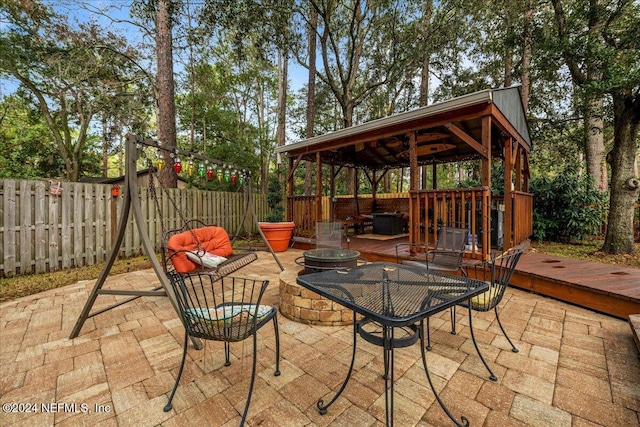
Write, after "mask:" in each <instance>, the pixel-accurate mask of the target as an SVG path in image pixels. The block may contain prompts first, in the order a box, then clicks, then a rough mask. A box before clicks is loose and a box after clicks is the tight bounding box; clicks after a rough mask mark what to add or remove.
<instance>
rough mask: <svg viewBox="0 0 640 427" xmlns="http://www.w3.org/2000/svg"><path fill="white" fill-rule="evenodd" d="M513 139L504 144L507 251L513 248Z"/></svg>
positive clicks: (504, 231)
mask: <svg viewBox="0 0 640 427" xmlns="http://www.w3.org/2000/svg"><path fill="white" fill-rule="evenodd" d="M512 150H513V138H512V137H511V136H508V137H507V138H506V141H505V144H504V218H503V230H502V231H503V233H504V248H503V249H509V248H511V247H512V246H513V233H512V227H513V222H512V220H511V218H512V215H513V190H512V186H513V178H512V175H513V152H512Z"/></svg>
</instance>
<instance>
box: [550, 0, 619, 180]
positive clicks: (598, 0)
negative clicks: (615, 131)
mask: <svg viewBox="0 0 640 427" xmlns="http://www.w3.org/2000/svg"><path fill="white" fill-rule="evenodd" d="M604 1H606V0H604ZM604 1H602V0H590V1H588V2H587V1H581V0H578V1H575V2H572V4H571V9H572V12H575V13H571V15H570V17H571V19H570V20H568V19H567V15H566V14H565V12H564V9H565V6H564V5H563V2H561V1H560V0H552V3H553V8H554V11H555V24H556V29H557V40H558V42H559V44H560V50H561V52H562V56H563V58H564V61H565V63H566V65H567V67H568V69H569V72H570V73H571V77H572V80H573V82H574V84H575V85H576V86H577V87H578V88H580V90H579V93H580V94H581V95H582V109H583V114H584V116H583V117H584V129H585V141H584V145H585V146H584V150H585V160H586V166H587V174H588V175H589V176H590V177H591V178H593V185H594V186H595V187H596V188H600V189H602V190H606V189H607V170H606V167H605V166H606V164H605V145H604V130H603V128H604V94H603V93H602V91H601V90H597V89H596V88H594V87H593V86H595V84H594V83H595V82H598V81H600V80H602V79H603V77H604V76H603V71H604V68H605V67H606V64H603V63H602V59H603V58H600V57H598V56H596V55H595V53H596V52H600V51H602V50H603V49H604V48H605V46H604V40H603V38H602V31H603V29H604V28H603V27H604V26H607V25H608V24H607V22H606V19H607V17H606V14H605V13H603V12H604V10H605V9H606V5H605V4H604ZM565 3H566V2H565ZM612 3H618V2H612ZM622 3H624V2H622Z"/></svg>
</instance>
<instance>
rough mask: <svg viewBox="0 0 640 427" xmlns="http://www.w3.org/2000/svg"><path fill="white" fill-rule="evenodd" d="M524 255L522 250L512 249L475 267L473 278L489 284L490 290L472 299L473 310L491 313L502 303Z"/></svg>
mask: <svg viewBox="0 0 640 427" xmlns="http://www.w3.org/2000/svg"><path fill="white" fill-rule="evenodd" d="M522 253H523V250H522V249H520V248H512V249H509V250H508V251H506V252H505V253H503V254H500V255H497V256H495V257H494V258H493V259H491V260H490V261H487V262H485V263H482V264H480V265H478V266H475V267H474V269H473V272H474V276H473V277H474V278H477V279H480V280H484V281H486V282H487V283H489V290H488V291H486V292H485V293H483V294H480V295H478V296H476V297H474V298H472V299H471V303H470V307H471V309H473V310H476V311H489V310H492V309H494V308H495V307H496V306H497V305H498V304H499V303H500V301H502V297H503V296H504V293H505V290H506V289H507V285H509V281H510V280H511V276H513V272H514V270H515V268H516V265H517V264H518V260H519V259H520V256H522Z"/></svg>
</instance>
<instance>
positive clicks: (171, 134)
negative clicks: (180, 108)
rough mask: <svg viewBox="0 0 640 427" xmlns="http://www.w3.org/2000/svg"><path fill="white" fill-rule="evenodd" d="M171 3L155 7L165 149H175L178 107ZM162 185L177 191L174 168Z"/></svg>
mask: <svg viewBox="0 0 640 427" xmlns="http://www.w3.org/2000/svg"><path fill="white" fill-rule="evenodd" d="M172 8H173V5H172V1H171V0H158V2H157V5H156V61H157V70H156V98H157V102H158V141H159V142H160V143H161V144H162V145H163V146H164V147H166V148H168V149H172V148H175V147H176V144H177V142H176V103H175V87H174V81H173V34H172V27H173V25H172ZM163 155H164V156H165V163H166V164H171V161H172V160H171V158H170V157H169V153H168V152H166V151H163ZM159 179H160V182H161V185H163V186H165V187H169V188H175V187H177V185H178V177H177V175H176V174H175V171H174V170H173V168H171V167H168V168H164V169H162V170H161V171H160V173H159Z"/></svg>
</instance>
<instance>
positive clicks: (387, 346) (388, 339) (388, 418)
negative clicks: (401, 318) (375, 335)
mask: <svg viewBox="0 0 640 427" xmlns="http://www.w3.org/2000/svg"><path fill="white" fill-rule="evenodd" d="M393 332H394V328H389V327H386V326H383V330H382V337H383V355H384V412H385V424H386V425H387V426H393V411H394V404H393V403H394V402H393V388H394V387H393V385H394V383H395V380H396V378H395V358H394V352H393V349H394V346H393V342H394V341H393V340H394V333H393Z"/></svg>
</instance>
